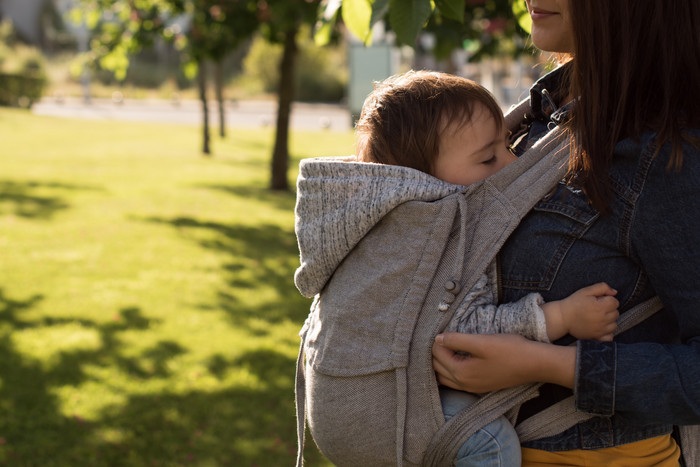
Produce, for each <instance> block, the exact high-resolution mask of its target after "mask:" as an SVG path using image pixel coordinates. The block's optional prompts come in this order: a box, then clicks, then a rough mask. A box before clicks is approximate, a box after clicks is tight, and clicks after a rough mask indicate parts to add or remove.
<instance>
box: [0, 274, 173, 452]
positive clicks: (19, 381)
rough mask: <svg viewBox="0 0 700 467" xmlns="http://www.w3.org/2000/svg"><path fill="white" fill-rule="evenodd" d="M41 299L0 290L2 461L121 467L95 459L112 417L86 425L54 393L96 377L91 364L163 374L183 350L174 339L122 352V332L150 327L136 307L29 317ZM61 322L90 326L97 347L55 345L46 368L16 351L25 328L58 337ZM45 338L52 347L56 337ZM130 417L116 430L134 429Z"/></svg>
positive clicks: (135, 420) (134, 373)
mask: <svg viewBox="0 0 700 467" xmlns="http://www.w3.org/2000/svg"><path fill="white" fill-rule="evenodd" d="M42 300H43V297H42V296H41V295H35V296H33V297H30V298H28V299H25V300H18V299H13V298H11V297H10V296H9V295H7V294H6V293H5V291H4V290H3V289H2V288H0V355H2V358H0V382H1V383H2V384H0V413H1V414H2V416H0V465H58V466H63V465H66V466H68V465H87V464H85V462H88V463H90V464H91V465H92V464H94V465H123V464H121V460H120V459H118V458H113V459H112V461H109V462H108V461H104V462H103V461H102V460H100V457H99V456H100V455H101V453H102V452H103V451H105V450H108V448H109V446H110V442H109V440H108V439H105V437H104V435H103V433H104V429H105V428H106V429H110V428H111V427H110V425H109V424H110V423H111V419H110V417H111V416H106V419H105V422H106V423H107V424H106V425H105V423H103V421H102V420H100V421H99V422H98V423H99V424H90V423H88V422H86V421H85V420H83V419H82V418H81V417H80V416H78V415H74V414H67V413H64V411H63V410H62V408H61V405H62V403H61V400H60V399H59V395H58V394H59V393H60V389H61V388H62V387H64V386H78V385H80V384H89V383H90V382H91V381H92V380H94V379H95V376H94V375H90V374H88V373H86V369H87V367H88V366H90V367H106V366H115V367H117V368H118V369H119V370H121V371H122V372H124V373H127V374H129V375H130V376H132V377H135V378H140V379H144V380H145V379H148V378H163V377H167V376H169V375H170V371H169V370H168V369H167V364H168V362H169V361H170V360H171V359H172V358H174V357H176V356H178V355H180V354H182V353H184V349H183V348H182V347H180V345H179V344H177V343H175V342H170V341H160V342H157V343H156V344H155V345H154V346H153V347H151V348H149V349H145V350H144V351H143V352H142V353H141V354H140V355H137V356H134V357H125V356H124V353H125V352H124V351H125V350H126V344H124V343H122V341H121V336H120V334H121V333H123V332H127V331H128V332H133V331H134V330H145V329H147V328H148V327H149V326H150V325H152V324H154V322H153V321H152V320H150V319H148V318H146V317H144V316H143V314H142V312H141V310H140V309H139V308H124V309H121V310H119V312H118V313H116V314H114V315H113V317H112V320H111V321H109V322H96V321H91V320H85V319H80V320H77V319H69V318H44V319H37V320H32V319H31V316H32V314H31V311H32V309H33V308H34V307H35V306H36V305H37V304H39V303H40V302H41V301H42ZM66 326H70V329H71V331H70V332H73V331H72V330H74V329H75V327H76V326H77V327H82V328H84V329H85V330H89V331H94V333H95V334H96V335H97V336H98V339H97V340H96V344H95V345H94V346H92V347H91V348H90V349H87V350H86V349H85V348H76V349H71V348H70V347H68V348H64V349H60V348H59V350H57V351H55V352H53V355H51V356H50V364H49V365H47V364H46V362H45V361H43V359H42V358H39V357H35V356H32V353H31V352H30V353H26V352H24V351H23V350H22V349H20V348H18V343H17V340H16V338H17V337H18V336H20V337H21V334H22V333H23V332H37V333H39V334H37V335H45V334H41V333H44V332H48V333H49V334H50V333H51V332H57V333H59V334H58V335H60V332H61V330H63V331H65V329H66ZM51 335H52V337H56V335H57V334H51ZM67 337H68V336H67ZM46 343H48V344H54V345H55V344H56V340H53V341H51V342H48V341H47V342H46ZM59 344H60V342H59ZM40 345H42V344H41V343H40ZM132 415H134V417H133V418H132V419H131V420H130V421H129V422H128V423H127V420H126V419H125V420H124V424H123V425H124V426H123V427H122V426H120V427H119V429H124V430H126V431H127V432H139V430H140V427H142V426H143V424H142V423H141V421H140V419H139V417H138V416H136V414H134V413H132ZM157 428H158V427H151V429H153V430H156V429H157ZM141 435H143V434H142V433H141ZM130 449H131V448H130ZM119 453H120V454H122V455H123V452H121V451H119ZM95 456H97V457H95ZM154 459H157V458H154ZM46 462H48V464H47V463H46Z"/></svg>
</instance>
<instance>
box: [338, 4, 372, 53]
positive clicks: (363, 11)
mask: <svg viewBox="0 0 700 467" xmlns="http://www.w3.org/2000/svg"><path fill="white" fill-rule="evenodd" d="M342 14H343V22H344V23H345V26H346V27H347V28H348V30H349V31H350V32H351V33H353V34H354V35H355V36H356V37H357V38H359V39H360V40H361V41H362V42H364V43H365V44H369V43H370V42H371V40H372V29H371V28H370V20H371V18H372V2H371V0H343V9H342Z"/></svg>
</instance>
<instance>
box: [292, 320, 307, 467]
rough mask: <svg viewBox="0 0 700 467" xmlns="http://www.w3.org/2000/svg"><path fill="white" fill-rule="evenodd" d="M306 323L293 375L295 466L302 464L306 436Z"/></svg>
mask: <svg viewBox="0 0 700 467" xmlns="http://www.w3.org/2000/svg"><path fill="white" fill-rule="evenodd" d="M308 332H309V329H308V323H305V324H304V327H303V328H302V330H301V332H300V333H299V335H300V337H301V344H300V345H299V355H298V356H297V370H296V376H295V388H294V399H295V405H296V415H297V463H296V467H302V465H304V441H305V440H304V437H305V436H306V364H305V362H304V360H305V358H306V355H305V352H304V346H305V345H306V335H307V334H308Z"/></svg>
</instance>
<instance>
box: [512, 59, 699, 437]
mask: <svg viewBox="0 0 700 467" xmlns="http://www.w3.org/2000/svg"><path fill="white" fill-rule="evenodd" d="M558 73H559V70H557V71H555V72H553V73H552V74H550V75H547V76H546V77H544V78H543V80H542V81H541V82H540V83H538V84H537V85H536V86H535V87H534V88H533V90H532V94H531V101H532V106H533V115H531V116H530V117H529V120H530V121H529V122H528V123H529V125H530V126H529V136H528V138H529V139H528V140H526V142H525V143H523V144H527V145H530V144H532V143H533V141H534V140H536V139H537V138H539V137H540V136H541V135H542V134H543V132H546V130H547V129H548V127H549V128H550V129H551V127H552V125H556V124H557V123H558V120H559V119H560V118H561V114H562V113H563V112H565V111H566V109H558V110H557V109H549V111H546V110H545V109H544V105H543V104H545V103H546V101H547V100H546V99H544V98H543V97H542V95H543V94H542V89H543V88H544V87H545V86H556V82H557V79H558ZM545 95H546V93H545ZM650 98H651V97H650ZM551 110H555V117H556V118H555V119H554V120H557V121H554V120H552V119H551V118H550V116H549V115H548V114H549V113H550V112H551ZM690 133H691V135H692V136H693V137H695V138H700V130H691V132H690ZM654 139H655V135H654V134H652V133H645V134H642V135H641V136H640V137H638V138H635V139H625V140H623V141H620V142H619V143H618V144H617V145H616V148H615V154H614V158H613V162H612V166H611V168H610V172H609V173H610V177H611V180H612V192H613V193H612V199H611V214H609V215H601V214H600V213H599V212H598V211H597V210H596V209H594V208H593V207H592V206H591V205H590V204H589V203H588V200H587V198H586V196H585V194H584V193H583V192H582V191H581V190H577V189H575V188H573V187H571V186H567V185H566V184H565V183H564V182H561V183H560V184H559V185H558V186H557V187H556V188H555V189H554V190H552V192H550V193H549V194H548V195H547V196H545V197H544V198H543V199H542V200H541V201H540V202H539V203H538V204H537V205H536V206H535V207H534V209H533V210H532V211H531V212H530V213H529V214H528V215H527V216H526V217H525V218H524V219H523V221H522V222H521V224H520V225H519V227H518V228H517V229H516V231H515V232H514V233H513V234H512V236H511V237H510V238H509V240H508V241H507V242H506V244H505V246H504V248H503V249H502V250H501V253H500V255H499V273H500V281H501V285H502V290H501V296H500V297H499V301H501V302H511V301H515V300H517V299H519V298H520V297H522V296H524V295H525V294H527V293H531V292H539V293H540V294H542V296H543V297H544V299H545V300H546V301H550V300H558V299H561V298H564V297H565V296H567V295H569V294H571V293H572V292H574V291H575V290H577V289H579V288H581V287H584V286H587V285H590V284H593V283H595V282H599V281H605V282H607V283H608V284H610V285H611V286H612V287H613V288H615V289H617V290H618V295H617V298H618V299H619V301H620V311H621V312H623V313H624V312H625V311H626V310H628V309H629V308H631V307H632V306H634V305H636V304H638V303H640V302H642V301H643V300H645V299H647V298H650V297H652V296H654V295H655V294H657V295H658V296H659V297H660V298H661V300H662V301H663V303H664V305H665V309H664V310H662V311H661V312H659V313H657V314H656V315H655V316H653V317H652V318H650V319H648V320H647V321H645V322H644V323H642V324H640V325H638V326H637V327H635V328H633V329H631V330H629V331H627V332H625V333H623V334H621V335H620V336H618V337H617V338H616V339H615V341H614V342H594V341H581V342H579V343H578V357H577V366H576V387H575V391H574V393H575V396H576V405H577V409H579V410H581V411H584V412H588V413H592V414H596V415H600V417H596V418H593V419H591V420H589V421H587V422H584V423H582V424H579V425H578V426H576V427H573V428H571V429H570V430H568V431H566V432H564V433H562V434H561V435H558V436H555V437H552V438H548V439H545V440H538V441H534V442H531V443H528V444H527V445H526V446H527V447H533V448H539V449H548V450H569V449H596V448H603V447H610V446H616V445H620V444H625V443H629V442H633V441H638V440H641V439H646V438H649V437H652V436H657V435H661V434H664V433H669V432H670V431H671V429H672V425H673V424H700V149H698V148H694V147H693V146H691V145H687V144H686V145H685V146H684V148H683V153H684V159H683V167H682V170H680V171H675V170H668V169H667V165H668V162H669V155H670V152H671V148H670V145H669V144H666V145H663V146H662V147H661V149H660V151H659V153H658V155H656V156H654V154H655V151H656V147H655V144H654ZM570 342H572V338H570V337H569V338H564V339H561V340H560V341H558V342H557V343H558V344H568V343H570ZM570 394H571V391H569V390H566V389H564V388H561V387H557V386H553V385H545V386H544V387H543V389H542V396H540V397H539V398H538V399H535V400H534V401H531V402H529V403H527V404H526V405H525V406H523V408H522V410H521V416H522V417H523V418H525V416H527V415H529V414H532V413H534V412H537V411H538V410H541V409H542V408H544V407H546V406H548V405H551V404H552V403H554V402H556V401H557V400H559V399H561V398H563V397H566V396H567V395H570Z"/></svg>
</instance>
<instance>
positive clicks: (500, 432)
mask: <svg viewBox="0 0 700 467" xmlns="http://www.w3.org/2000/svg"><path fill="white" fill-rule="evenodd" d="M440 400H441V401H442V411H443V413H444V414H445V420H449V419H450V418H452V417H453V416H455V415H456V414H457V413H459V411H461V410H462V409H463V408H465V407H468V406H470V405H472V404H473V403H474V402H476V401H477V400H479V398H478V397H477V396H475V395H473V394H469V393H467V392H463V391H455V390H453V389H448V388H444V387H441V388H440ZM455 465H456V466H457V467H482V466H489V467H495V466H502V467H512V466H519V465H520V440H519V439H518V435H517V434H516V433H515V428H513V426H512V425H511V424H510V422H509V421H508V420H507V419H506V418H505V417H499V418H497V419H496V420H494V421H493V422H491V423H489V424H488V425H486V426H485V427H483V428H481V429H480V430H478V431H477V432H476V433H474V434H473V435H472V436H470V437H469V439H468V440H467V441H466V442H465V443H464V444H463V445H462V447H461V448H460V449H459V452H458V453H457V459H456V460H455Z"/></svg>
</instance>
